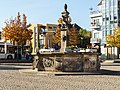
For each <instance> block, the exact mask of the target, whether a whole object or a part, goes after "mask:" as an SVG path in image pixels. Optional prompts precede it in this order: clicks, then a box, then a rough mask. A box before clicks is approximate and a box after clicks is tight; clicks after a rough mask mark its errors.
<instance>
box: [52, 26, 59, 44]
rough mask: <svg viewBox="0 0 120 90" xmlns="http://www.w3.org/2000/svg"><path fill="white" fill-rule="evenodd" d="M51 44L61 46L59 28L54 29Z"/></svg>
mask: <svg viewBox="0 0 120 90" xmlns="http://www.w3.org/2000/svg"><path fill="white" fill-rule="evenodd" d="M53 43H54V44H58V45H59V46H60V45H61V30H60V29H59V28H57V29H56V31H55V35H54V36H53Z"/></svg>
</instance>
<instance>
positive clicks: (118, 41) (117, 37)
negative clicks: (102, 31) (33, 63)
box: [106, 27, 120, 48]
mask: <svg viewBox="0 0 120 90" xmlns="http://www.w3.org/2000/svg"><path fill="white" fill-rule="evenodd" d="M106 43H107V44H109V46H111V47H118V48H120V27H118V28H115V30H114V31H113V34H109V35H107V36H106Z"/></svg>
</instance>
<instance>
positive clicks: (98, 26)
mask: <svg viewBox="0 0 120 90" xmlns="http://www.w3.org/2000/svg"><path fill="white" fill-rule="evenodd" d="M100 27H101V26H100V25H92V26H91V29H100Z"/></svg>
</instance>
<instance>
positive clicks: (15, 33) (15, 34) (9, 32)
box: [2, 12, 33, 45]
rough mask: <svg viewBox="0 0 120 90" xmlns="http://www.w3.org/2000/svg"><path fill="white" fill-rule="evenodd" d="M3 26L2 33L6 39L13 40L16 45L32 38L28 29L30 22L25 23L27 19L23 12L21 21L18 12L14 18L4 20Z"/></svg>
mask: <svg viewBox="0 0 120 90" xmlns="http://www.w3.org/2000/svg"><path fill="white" fill-rule="evenodd" d="M5 25H6V26H5V27H4V28H3V31H2V34H3V36H4V37H5V41H6V40H10V41H13V43H16V45H20V44H21V43H22V42H26V41H27V40H29V41H30V40H31V39H32V34H33V32H32V30H30V29H28V28H29V27H30V24H29V25H27V20H26V16H25V14H23V19H22V21H21V18H20V13H19V12H18V15H17V17H16V18H15V19H11V20H10V21H5Z"/></svg>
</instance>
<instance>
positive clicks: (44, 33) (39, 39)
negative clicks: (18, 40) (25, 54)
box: [30, 24, 57, 53]
mask: <svg viewBox="0 0 120 90" xmlns="http://www.w3.org/2000/svg"><path fill="white" fill-rule="evenodd" d="M56 28H57V25H56V24H45V25H44V24H32V25H31V27H30V29H31V30H32V31H33V35H32V38H33V39H32V40H31V42H32V53H36V52H37V50H39V49H40V48H52V47H53V42H52V41H53V35H54V33H55V30H56Z"/></svg>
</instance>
